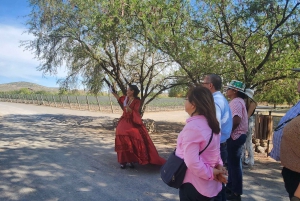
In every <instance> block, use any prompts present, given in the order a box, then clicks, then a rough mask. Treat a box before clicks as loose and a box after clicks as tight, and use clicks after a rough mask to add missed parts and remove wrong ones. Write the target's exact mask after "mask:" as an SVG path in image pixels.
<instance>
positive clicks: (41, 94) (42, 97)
mask: <svg viewBox="0 0 300 201" xmlns="http://www.w3.org/2000/svg"><path fill="white" fill-rule="evenodd" d="M41 99H42V104H43V105H45V104H44V99H43V94H41Z"/></svg>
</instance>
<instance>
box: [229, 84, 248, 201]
mask: <svg viewBox="0 0 300 201" xmlns="http://www.w3.org/2000/svg"><path fill="white" fill-rule="evenodd" d="M244 91H245V84H244V83H243V82H241V81H237V80H232V81H231V82H230V84H229V85H228V88H227V91H226V95H227V97H228V98H229V99H230V100H231V101H230V102H229V107H230V109H231V113H232V122H233V125H232V132H231V135H230V138H228V140H227V152H228V160H227V163H228V174H229V176H228V184H227V185H226V187H227V189H229V191H228V193H227V195H226V199H227V200H231V201H240V200H241V195H242V194H243V172H242V160H241V158H242V147H243V145H244V143H245V142H246V138H247V135H246V133H247V132H248V113H247V109H246V105H245V101H244V98H245V96H246V95H245V92H244Z"/></svg>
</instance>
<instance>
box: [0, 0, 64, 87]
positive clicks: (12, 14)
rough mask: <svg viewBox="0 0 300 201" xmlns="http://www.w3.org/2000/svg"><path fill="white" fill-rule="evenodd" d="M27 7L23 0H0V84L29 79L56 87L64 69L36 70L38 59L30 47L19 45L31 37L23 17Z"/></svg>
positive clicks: (25, 1) (26, 12)
mask: <svg viewBox="0 0 300 201" xmlns="http://www.w3.org/2000/svg"><path fill="white" fill-rule="evenodd" d="M30 11H31V8H30V7H29V6H28V2H27V0H1V4H0V84H3V83H9V82H19V81H25V82H33V83H36V84H39V85H43V86H47V87H58V85H57V84H56V81H57V79H59V78H61V77H64V76H66V74H67V73H66V72H65V70H64V69H60V70H59V71H58V74H57V75H53V76H50V75H44V76H43V73H42V72H41V71H37V70H36V68H37V67H38V66H39V62H38V61H37V60H36V59H34V55H33V54H32V53H31V52H30V51H26V50H25V49H24V47H20V41H22V40H30V39H33V36H30V35H28V34H27V33H24V32H25V31H26V26H25V22H26V18H25V17H24V16H26V15H28V14H29V13H30Z"/></svg>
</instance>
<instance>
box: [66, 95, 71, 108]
mask: <svg viewBox="0 0 300 201" xmlns="http://www.w3.org/2000/svg"><path fill="white" fill-rule="evenodd" d="M67 99H68V103H69V106H70V109H72V107H71V103H70V99H69V95H67Z"/></svg>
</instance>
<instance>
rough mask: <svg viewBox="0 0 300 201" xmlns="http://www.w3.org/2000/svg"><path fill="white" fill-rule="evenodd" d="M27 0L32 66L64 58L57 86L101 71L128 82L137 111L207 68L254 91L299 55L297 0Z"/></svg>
mask: <svg viewBox="0 0 300 201" xmlns="http://www.w3.org/2000/svg"><path fill="white" fill-rule="evenodd" d="M29 2H30V5H31V7H32V11H31V13H30V20H29V21H28V23H27V25H28V32H29V33H30V34H33V36H34V39H33V40H32V41H24V45H25V47H26V48H27V49H30V50H31V51H34V52H35V54H36V56H37V58H38V59H40V61H41V65H40V66H39V68H38V69H39V70H41V71H42V72H43V73H50V74H55V73H56V72H57V68H60V67H61V66H63V65H65V66H67V69H68V76H67V77H66V78H65V79H62V80H60V84H61V87H62V88H71V87H72V85H74V84H76V83H77V82H79V81H81V82H82V84H84V85H86V86H87V88H88V89H89V90H91V91H92V92H94V93H97V92H99V90H100V89H101V88H102V87H103V83H104V82H103V81H102V80H103V79H107V80H110V81H111V82H112V83H113V85H114V86H115V87H116V88H117V89H118V90H120V91H122V93H125V91H126V88H127V85H128V84H129V83H136V84H137V85H138V86H139V87H140V89H141V100H142V106H141V113H143V111H144V110H145V109H146V105H147V104H148V103H149V102H150V101H152V100H153V99H154V98H155V97H157V96H158V95H159V94H160V93H162V92H163V91H165V90H167V89H171V88H172V87H174V86H179V85H187V84H188V83H199V81H200V80H201V79H202V77H203V75H205V74H207V73H217V74H220V75H221V76H222V77H223V79H224V83H226V82H228V81H230V80H231V79H238V80H241V81H243V82H245V83H246V85H247V87H250V88H252V89H254V88H255V89H256V90H257V92H258V93H260V94H264V93H263V90H264V89H266V87H271V88H272V86H274V87H279V86H276V85H275V83H276V82H274V81H276V80H282V79H287V78H296V77H299V75H298V74H296V73H293V72H292V71H290V69H291V68H294V67H296V66H295V65H297V64H298V63H299V59H300V57H299V56H300V55H299V54H300V51H299V48H300V47H299V36H300V23H299V22H300V16H299V14H300V13H299V12H300V11H299V10H300V9H299V6H300V2H299V1H297V0H292V1H290V0H285V1H283V0H280V1H270V0H262V1H256V0H239V1H230V0H213V1H212V0H201V1H200V0H195V1H188V0H180V1H179V0H170V1H165V0H147V1H144V0H113V1H107V0H30V1H29ZM79 78H81V80H80V79H79ZM260 97H261V99H262V100H263V99H264V96H263V95H262V96H260ZM265 98H266V99H268V98H267V96H265ZM285 100H286V101H289V100H287V99H285Z"/></svg>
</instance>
